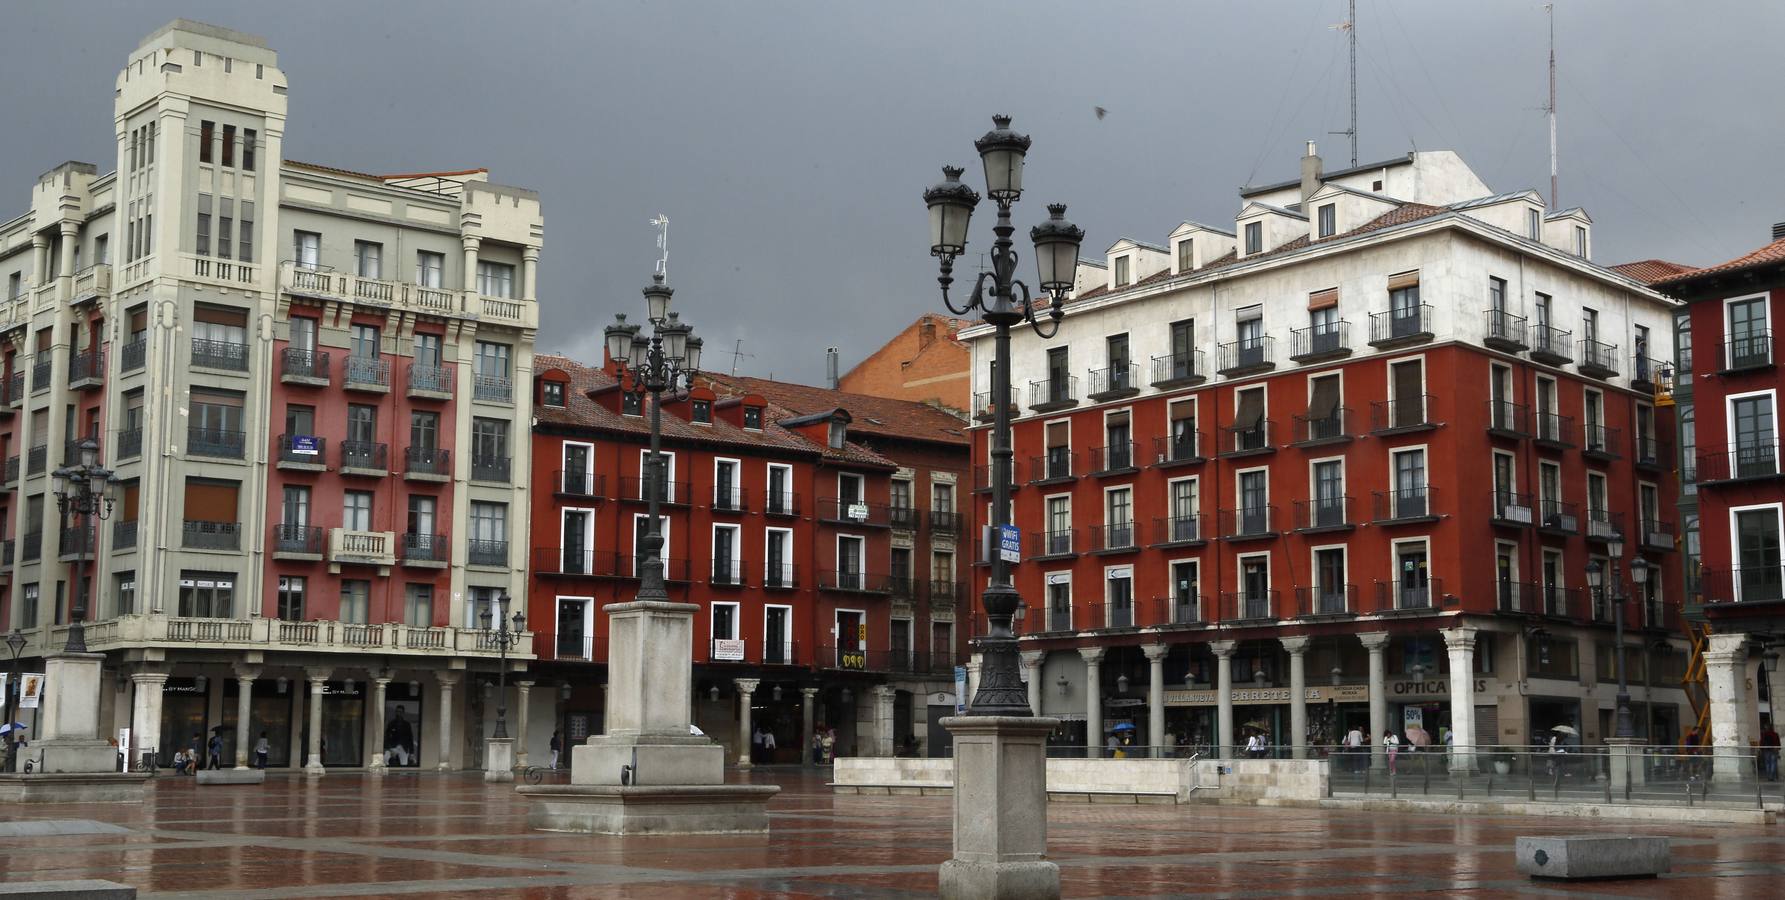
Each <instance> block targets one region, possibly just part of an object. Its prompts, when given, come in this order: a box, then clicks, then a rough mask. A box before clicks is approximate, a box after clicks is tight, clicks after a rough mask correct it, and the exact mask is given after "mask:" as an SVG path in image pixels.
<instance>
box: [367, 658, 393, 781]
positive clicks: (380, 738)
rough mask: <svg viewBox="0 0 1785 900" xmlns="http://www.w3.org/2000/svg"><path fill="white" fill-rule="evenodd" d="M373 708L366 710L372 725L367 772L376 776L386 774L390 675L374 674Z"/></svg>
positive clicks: (368, 743)
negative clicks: (385, 723)
mask: <svg viewBox="0 0 1785 900" xmlns="http://www.w3.org/2000/svg"><path fill="white" fill-rule="evenodd" d="M371 681H372V708H371V709H368V710H366V713H367V715H366V721H367V722H369V723H370V728H368V729H367V730H368V732H369V737H368V739H367V741H366V770H367V771H369V772H371V773H372V774H374V775H383V774H384V764H385V759H384V698H385V695H386V694H387V693H388V691H389V690H390V673H389V672H374V673H372V679H371Z"/></svg>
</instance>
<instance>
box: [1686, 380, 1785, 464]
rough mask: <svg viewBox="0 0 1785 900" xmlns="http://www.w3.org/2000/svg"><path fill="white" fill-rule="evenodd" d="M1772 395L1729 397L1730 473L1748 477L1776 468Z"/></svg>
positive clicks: (1777, 451)
mask: <svg viewBox="0 0 1785 900" xmlns="http://www.w3.org/2000/svg"><path fill="white" fill-rule="evenodd" d="M1773 396H1774V395H1773V394H1772V393H1771V392H1768V393H1765V394H1745V395H1738V396H1734V397H1730V398H1729V423H1730V437H1731V447H1730V449H1731V450H1732V451H1733V454H1734V457H1735V459H1734V462H1735V465H1734V466H1732V467H1731V468H1730V470H1729V472H1728V474H1729V475H1731V476H1734V477H1737V478H1747V477H1752V476H1758V475H1771V474H1773V473H1775V472H1777V471H1779V445H1778V439H1777V437H1776V436H1775V432H1774V430H1773ZM1701 477H1702V474H1701Z"/></svg>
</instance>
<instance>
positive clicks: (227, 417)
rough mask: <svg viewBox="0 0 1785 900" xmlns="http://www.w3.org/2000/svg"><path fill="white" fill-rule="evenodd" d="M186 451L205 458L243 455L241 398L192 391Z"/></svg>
mask: <svg viewBox="0 0 1785 900" xmlns="http://www.w3.org/2000/svg"><path fill="white" fill-rule="evenodd" d="M190 396H191V407H190V417H189V418H188V419H187V422H188V428H187V431H188V434H187V444H188V446H187V450H188V451H189V452H192V453H199V454H203V455H205V456H224V457H234V458H239V457H241V455H242V448H243V437H242V395H241V394H239V393H232V392H229V391H212V390H202V389H199V388H193V389H192V392H191V395H190Z"/></svg>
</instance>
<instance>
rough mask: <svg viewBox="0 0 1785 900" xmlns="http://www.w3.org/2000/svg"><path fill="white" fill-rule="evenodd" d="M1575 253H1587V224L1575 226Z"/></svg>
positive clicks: (1584, 254)
mask: <svg viewBox="0 0 1785 900" xmlns="http://www.w3.org/2000/svg"><path fill="white" fill-rule="evenodd" d="M1574 255H1575V256H1586V255H1587V229H1586V227H1585V226H1582V225H1576V226H1574Z"/></svg>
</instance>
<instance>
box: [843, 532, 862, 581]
mask: <svg viewBox="0 0 1785 900" xmlns="http://www.w3.org/2000/svg"><path fill="white" fill-rule="evenodd" d="M836 586H837V587H840V588H843V589H844V590H851V591H859V590H861V589H862V588H863V586H864V585H863V581H862V539H861V538H858V537H848V536H844V537H839V538H837V581H836Z"/></svg>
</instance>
